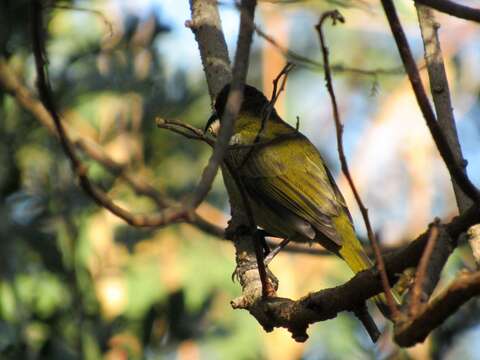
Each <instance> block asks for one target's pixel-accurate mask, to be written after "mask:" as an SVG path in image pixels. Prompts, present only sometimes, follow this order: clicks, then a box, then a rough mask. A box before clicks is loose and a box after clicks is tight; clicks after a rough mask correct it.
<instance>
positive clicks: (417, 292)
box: [410, 220, 439, 316]
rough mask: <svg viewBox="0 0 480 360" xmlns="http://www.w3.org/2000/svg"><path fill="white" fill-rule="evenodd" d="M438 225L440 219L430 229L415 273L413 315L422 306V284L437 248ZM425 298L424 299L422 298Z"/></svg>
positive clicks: (411, 302)
mask: <svg viewBox="0 0 480 360" xmlns="http://www.w3.org/2000/svg"><path fill="white" fill-rule="evenodd" d="M438 226H439V221H438V220H436V221H435V222H434V223H433V224H432V225H431V226H430V229H429V233H430V234H429V236H428V241H427V246H426V247H425V250H424V252H423V255H422V257H421V259H420V262H419V263H418V267H417V272H416V274H415V283H414V286H413V289H412V297H411V300H410V314H411V316H416V315H417V313H418V310H419V308H420V299H421V297H422V293H423V291H422V285H423V283H424V281H425V275H426V274H427V267H428V262H429V260H430V257H431V256H432V253H433V249H434V248H435V243H436V241H437V239H438V234H439V231H438ZM422 300H423V299H422Z"/></svg>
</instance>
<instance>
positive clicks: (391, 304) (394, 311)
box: [316, 10, 399, 319]
mask: <svg viewBox="0 0 480 360" xmlns="http://www.w3.org/2000/svg"><path fill="white" fill-rule="evenodd" d="M329 17H330V18H332V20H333V24H334V25H335V22H336V21H340V22H342V23H343V22H345V19H344V18H343V16H342V15H341V14H340V13H339V12H338V10H335V11H330V12H326V13H324V14H323V15H322V16H321V18H320V21H319V23H318V25H317V26H316V29H317V32H318V37H319V38H320V45H321V49H322V54H323V64H324V71H325V82H326V86H327V90H328V92H329V94H330V99H331V101H332V108H333V119H334V121H335V129H336V135H337V146H338V155H339V158H340V163H341V167H342V172H343V174H344V175H345V177H346V178H347V180H348V184H349V185H350V188H351V189H352V192H353V194H354V196H355V200H356V202H357V204H358V207H359V208H360V211H361V213H362V217H363V221H364V222H365V227H366V228H367V234H368V239H369V240H370V244H371V245H372V249H373V251H374V254H375V260H376V265H377V268H378V271H379V273H380V277H381V279H382V284H383V287H384V291H385V296H386V299H387V305H388V308H389V310H390V314H391V316H392V318H393V319H395V318H397V317H398V315H399V312H398V308H397V306H396V304H395V300H394V299H393V296H392V290H391V288H390V284H389V283H388V278H387V273H386V271H385V264H384V262H383V258H382V254H381V252H380V247H379V246H378V242H377V239H376V237H375V234H374V232H373V230H372V226H371V224H370V219H369V217H368V210H367V208H366V207H365V205H364V204H363V202H362V199H361V198H360V195H359V193H358V191H357V188H356V186H355V183H354V182H353V179H352V176H351V174H350V170H349V168H348V164H347V159H346V157H345V152H344V150H343V140H342V136H343V125H342V123H341V121H340V114H339V111H338V106H337V100H336V97H335V93H334V91H333V84H332V76H331V73H330V62H329V59H328V49H327V47H326V45H325V40H324V36H323V31H322V25H323V22H324V21H325V20H326V19H327V18H329Z"/></svg>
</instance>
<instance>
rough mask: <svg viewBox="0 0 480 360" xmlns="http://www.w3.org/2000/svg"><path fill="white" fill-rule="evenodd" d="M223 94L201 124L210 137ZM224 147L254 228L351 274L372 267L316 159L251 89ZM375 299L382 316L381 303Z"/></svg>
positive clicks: (246, 90) (328, 175)
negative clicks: (319, 249) (302, 246)
mask: <svg viewBox="0 0 480 360" xmlns="http://www.w3.org/2000/svg"><path fill="white" fill-rule="evenodd" d="M229 91H230V86H229V85H227V86H225V87H224V88H223V89H222V90H221V92H220V93H219V94H218V96H217V98H216V101H215V113H214V114H213V115H212V117H211V118H210V119H209V121H208V123H207V125H206V130H207V129H210V130H211V131H212V132H214V134H215V133H216V132H217V131H218V126H215V122H217V121H220V120H221V119H222V116H223V113H224V112H225V107H226V103H227V98H228V94H229ZM230 145H231V146H230V148H229V150H228V151H227V154H226V156H225V162H226V163H228V164H229V167H230V168H231V169H233V171H234V172H235V174H231V175H233V176H235V177H237V178H238V180H239V183H240V185H241V186H243V187H244V190H245V193H246V194H247V197H248V202H249V204H250V207H251V209H252V213H253V217H254V220H255V223H256V225H257V226H259V227H261V228H262V229H264V230H265V231H266V232H267V233H268V234H271V235H272V236H276V237H280V238H283V239H286V241H295V242H310V243H312V242H317V243H319V244H321V245H322V246H323V247H325V248H326V249H327V250H329V251H331V252H333V253H334V254H336V255H337V256H339V257H340V258H342V259H343V260H345V262H346V263H347V264H348V266H349V267H350V268H351V269H352V271H353V272H355V273H357V272H359V271H362V270H365V269H368V268H370V267H371V266H372V263H371V261H370V259H369V258H368V256H367V254H366V253H365V250H364V249H363V247H362V244H361V243H360V241H359V240H358V238H357V236H356V235H355V231H354V227H353V223H352V218H351V216H350V212H349V211H348V208H347V205H346V203H345V199H344V198H343V196H342V194H341V192H340V190H339V189H338V187H337V185H336V184H335V181H334V179H333V177H332V175H331V173H330V171H329V169H328V168H327V167H326V165H325V161H324V160H323V159H322V156H321V155H320V153H319V152H318V150H317V149H316V148H315V146H314V145H313V144H312V143H311V142H310V141H309V140H308V139H307V138H306V137H305V136H304V135H303V134H301V133H300V132H299V131H298V130H297V129H295V128H293V127H292V126H290V125H289V124H287V123H286V122H284V121H283V120H282V119H281V118H280V116H278V114H277V112H276V111H275V109H274V108H273V105H272V104H271V102H270V101H269V100H268V99H267V98H266V97H265V96H264V95H263V93H262V92H260V91H259V90H257V89H256V88H254V87H252V86H249V85H245V88H244V94H243V102H242V105H241V108H240V111H239V114H238V116H237V118H236V121H235V125H234V130H233V135H232V137H231V140H230ZM375 300H376V302H377V304H378V305H379V307H380V308H381V310H382V312H385V311H386V307H385V305H384V304H385V303H384V301H383V299H381V298H377V299H375Z"/></svg>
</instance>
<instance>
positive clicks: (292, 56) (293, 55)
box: [253, 24, 405, 77]
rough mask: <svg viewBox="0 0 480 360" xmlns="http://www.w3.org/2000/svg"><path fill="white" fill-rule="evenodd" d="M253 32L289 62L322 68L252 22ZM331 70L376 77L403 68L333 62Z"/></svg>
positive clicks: (400, 71)
mask: <svg viewBox="0 0 480 360" xmlns="http://www.w3.org/2000/svg"><path fill="white" fill-rule="evenodd" d="M253 26H254V29H255V32H256V34H257V35H258V36H260V37H261V38H263V39H265V40H266V41H267V42H268V43H270V44H271V45H272V46H273V47H274V48H275V49H277V50H278V51H279V52H280V53H281V54H282V55H283V56H284V57H285V58H286V59H287V60H288V61H289V62H292V63H295V65H298V66H302V65H304V66H305V65H307V67H309V68H310V69H312V70H313V69H315V70H317V69H323V64H322V63H321V62H318V61H315V60H313V59H310V58H309V57H307V56H304V55H301V54H299V53H297V52H295V51H293V50H291V49H288V48H286V47H284V46H282V45H281V44H280V43H279V42H278V41H277V40H276V39H275V38H274V37H273V36H271V35H269V34H267V33H266V32H265V31H263V30H262V29H261V28H260V27H259V26H258V25H256V24H254V25H253ZM330 68H331V70H332V71H333V72H338V73H352V74H358V75H365V76H373V77H377V76H378V75H402V74H404V73H405V72H404V69H403V67H402V66H397V67H392V68H376V69H362V68H356V67H352V66H347V65H344V64H333V65H331V67H330Z"/></svg>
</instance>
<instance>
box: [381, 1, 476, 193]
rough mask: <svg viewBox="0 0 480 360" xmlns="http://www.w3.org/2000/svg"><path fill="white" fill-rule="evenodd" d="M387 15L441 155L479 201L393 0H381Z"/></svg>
mask: <svg viewBox="0 0 480 360" xmlns="http://www.w3.org/2000/svg"><path fill="white" fill-rule="evenodd" d="M381 2H382V5H383V9H384V12H385V15H386V17H387V20H388V23H389V25H390V28H391V30H392V34H393V37H394V38H395V41H396V43H397V47H398V51H399V52H400V57H401V58H402V61H403V64H404V66H405V70H406V71H407V74H408V78H409V79H410V83H411V85H412V88H413V91H414V93H415V97H416V99H417V102H418V105H419V107H420V110H421V111H422V114H423V117H424V118H425V121H426V123H427V126H428V128H429V130H430V133H431V134H432V138H433V140H434V141H435V145H436V146H437V149H438V151H439V152H440V155H441V156H442V159H443V161H444V162H445V165H446V166H447V168H448V171H449V173H450V176H451V177H453V178H454V179H455V181H456V182H457V184H458V185H459V186H460V187H461V188H462V191H463V192H464V193H465V194H466V195H468V196H469V197H470V198H471V199H472V200H474V201H477V202H479V201H480V193H479V192H478V189H477V188H476V187H475V185H474V184H473V183H472V182H471V181H470V179H469V178H468V177H467V176H466V175H465V172H464V171H463V169H462V167H461V165H460V164H458V163H457V161H456V160H455V156H454V154H453V152H452V150H451V148H450V146H449V144H448V142H447V140H446V138H445V135H444V134H443V131H442V129H441V128H440V126H439V124H438V122H437V119H436V117H435V113H434V112H433V109H432V107H431V105H430V101H429V100H428V97H427V94H426V92H425V89H424V87H423V85H422V80H421V78H420V74H419V72H418V69H417V66H416V64H415V60H414V59H413V55H412V52H411V50H410V47H409V45H408V41H407V38H406V36H405V33H404V31H403V29H402V26H401V25H400V20H399V19H398V15H397V12H396V10H395V6H394V4H393V2H392V0H381Z"/></svg>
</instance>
